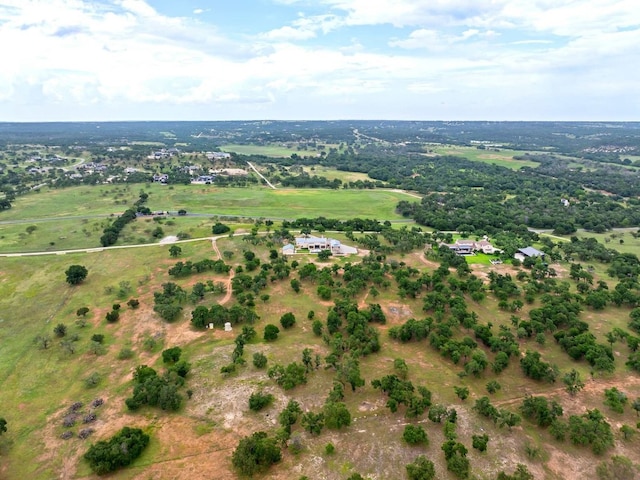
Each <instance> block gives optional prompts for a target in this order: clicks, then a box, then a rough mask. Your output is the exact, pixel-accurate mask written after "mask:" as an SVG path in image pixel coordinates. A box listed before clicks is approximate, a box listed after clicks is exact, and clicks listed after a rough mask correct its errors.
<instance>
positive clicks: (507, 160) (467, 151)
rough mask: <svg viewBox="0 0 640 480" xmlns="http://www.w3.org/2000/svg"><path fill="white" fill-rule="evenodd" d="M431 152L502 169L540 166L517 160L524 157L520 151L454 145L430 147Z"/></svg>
mask: <svg viewBox="0 0 640 480" xmlns="http://www.w3.org/2000/svg"><path fill="white" fill-rule="evenodd" d="M429 150H431V151H432V152H433V153H435V154H437V155H456V156H460V157H464V158H466V159H468V160H471V161H474V162H484V163H491V164H493V165H499V166H501V167H506V168H511V169H513V170H518V169H519V168H521V167H533V168H535V167H537V166H538V165H539V164H538V163H536V162H531V161H529V160H515V159H514V158H513V157H514V156H515V155H524V154H525V153H526V152H524V151H520V150H509V149H505V148H500V149H496V150H489V149H487V150H479V149H477V148H475V147H462V146H453V145H448V146H447V145H443V146H429Z"/></svg>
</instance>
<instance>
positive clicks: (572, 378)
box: [562, 368, 584, 395]
mask: <svg viewBox="0 0 640 480" xmlns="http://www.w3.org/2000/svg"><path fill="white" fill-rule="evenodd" d="M562 381H563V382H564V384H565V385H566V386H567V392H568V393H569V394H570V395H575V394H576V393H578V392H579V391H580V390H582V389H583V388H584V382H583V381H582V380H581V379H580V372H578V371H577V370H576V369H575V368H572V369H571V371H570V372H568V373H566V374H565V376H564V377H562Z"/></svg>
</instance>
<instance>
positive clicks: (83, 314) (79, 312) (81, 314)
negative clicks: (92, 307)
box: [76, 307, 89, 317]
mask: <svg viewBox="0 0 640 480" xmlns="http://www.w3.org/2000/svg"><path fill="white" fill-rule="evenodd" d="M87 313H89V308H88V307H80V308H79V309H78V310H76V316H78V317H86V316H87Z"/></svg>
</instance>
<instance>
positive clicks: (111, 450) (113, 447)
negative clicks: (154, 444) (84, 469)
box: [84, 427, 149, 475]
mask: <svg viewBox="0 0 640 480" xmlns="http://www.w3.org/2000/svg"><path fill="white" fill-rule="evenodd" d="M147 445H149V435H147V434H146V433H144V432H143V431H142V430H140V429H139V428H129V427H124V428H123V429H122V430H120V431H119V432H118V433H117V434H116V435H114V436H113V437H111V438H110V439H109V440H102V441H100V442H97V443H95V444H94V445H91V447H90V448H89V450H88V451H87V453H85V454H84V458H85V459H86V460H87V461H88V462H89V466H90V467H91V469H92V470H93V471H94V472H95V473H97V474H98V475H104V474H105V473H109V472H113V471H114V470H117V469H118V468H121V467H125V466H127V465H129V464H130V463H131V462H132V461H133V460H135V459H136V458H138V457H139V456H140V454H141V453H142V451H143V450H144V449H145V448H146V447H147Z"/></svg>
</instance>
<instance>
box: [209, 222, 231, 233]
mask: <svg viewBox="0 0 640 480" xmlns="http://www.w3.org/2000/svg"><path fill="white" fill-rule="evenodd" d="M230 231H231V228H230V227H228V226H227V225H225V224H223V223H220V222H218V223H216V224H215V225H214V226H213V227H211V233H213V234H214V235H221V234H223V233H227V232H230Z"/></svg>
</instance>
